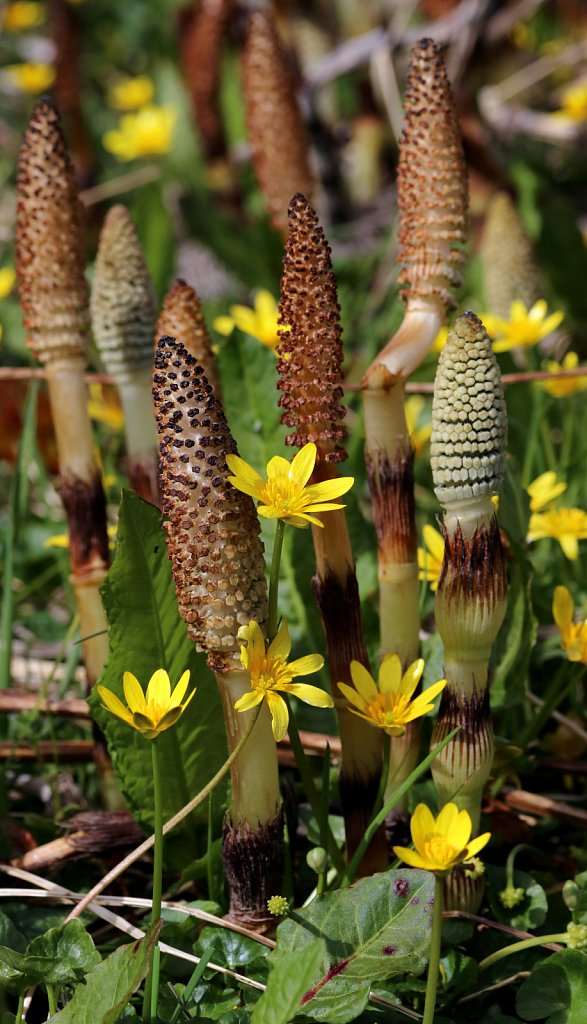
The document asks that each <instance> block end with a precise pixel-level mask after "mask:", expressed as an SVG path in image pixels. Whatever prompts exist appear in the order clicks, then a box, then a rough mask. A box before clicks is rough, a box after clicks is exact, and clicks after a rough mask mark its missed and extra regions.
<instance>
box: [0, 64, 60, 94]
mask: <svg viewBox="0 0 587 1024" xmlns="http://www.w3.org/2000/svg"><path fill="white" fill-rule="evenodd" d="M4 74H5V75H6V77H7V78H8V81H9V82H10V84H11V85H13V86H14V87H15V88H16V89H20V91H21V92H44V91H45V90H46V89H49V88H50V87H51V86H52V85H53V82H54V81H55V69H54V68H52V67H51V65H50V64H8V65H7V66H6V67H5V68H4Z"/></svg>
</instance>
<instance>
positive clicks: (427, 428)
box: [404, 395, 432, 455]
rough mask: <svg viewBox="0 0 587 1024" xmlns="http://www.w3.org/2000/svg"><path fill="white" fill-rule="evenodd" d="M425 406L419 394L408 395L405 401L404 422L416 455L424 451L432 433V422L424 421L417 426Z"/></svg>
mask: <svg viewBox="0 0 587 1024" xmlns="http://www.w3.org/2000/svg"><path fill="white" fill-rule="evenodd" d="M425 407H426V402H425V401H424V399H423V398H422V396H421V395H410V397H409V398H408V399H407V400H406V403H405V406H404V408H405V413H406V423H407V425H408V432H409V434H410V439H411V441H412V446H413V448H414V452H415V454H416V455H421V454H422V452H423V451H424V449H425V447H426V445H427V444H428V441H429V440H430V435H431V433H432V423H431V422H429V423H425V424H423V426H421V427H419V426H418V423H419V421H420V419H421V416H422V413H423V412H424V410H425Z"/></svg>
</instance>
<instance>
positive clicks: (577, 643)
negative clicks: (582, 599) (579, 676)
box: [552, 587, 587, 665]
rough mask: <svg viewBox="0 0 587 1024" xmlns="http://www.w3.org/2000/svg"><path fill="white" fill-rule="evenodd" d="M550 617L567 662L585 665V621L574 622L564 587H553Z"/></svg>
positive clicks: (586, 653) (573, 610) (572, 606)
mask: <svg viewBox="0 0 587 1024" xmlns="http://www.w3.org/2000/svg"><path fill="white" fill-rule="evenodd" d="M552 615H553V618H554V621H555V622H556V624H557V626H558V629H559V633H560V635H561V640H562V648H563V650H564V651H566V654H567V658H568V659H569V661H581V662H583V664H584V665H587V620H586V619H583V620H580V621H579V622H575V606H574V604H573V598H572V597H571V594H570V591H569V590H567V588H566V587H555V589H554V598H553V601H552Z"/></svg>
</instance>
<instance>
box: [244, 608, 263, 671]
mask: <svg viewBox="0 0 587 1024" xmlns="http://www.w3.org/2000/svg"><path fill="white" fill-rule="evenodd" d="M247 642H248V654H249V665H250V666H253V665H254V664H255V663H258V662H259V661H261V660H262V659H263V658H264V657H265V638H264V636H263V634H262V632H261V627H260V625H259V623H258V622H255V620H254V619H251V621H250V622H249V632H248V641H247Z"/></svg>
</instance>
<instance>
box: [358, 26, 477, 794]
mask: <svg viewBox="0 0 587 1024" xmlns="http://www.w3.org/2000/svg"><path fill="white" fill-rule="evenodd" d="M404 102H405V127H404V131H403V134H402V137H401V140H400V151H399V168H398V182H397V189H398V207H399V215H400V219H399V229H398V257H397V258H398V262H399V263H400V264H402V269H401V271H400V274H399V282H400V284H402V285H405V288H404V290H403V291H402V293H401V294H402V299H403V301H404V302H405V304H406V311H405V316H404V319H403V322H402V324H401V325H400V328H399V330H398V331H397V333H396V334H395V335H394V337H393V338H392V339H391V341H389V342H388V344H387V345H386V346H385V348H384V349H383V350H382V351H381V352H380V353H379V355H378V356H376V358H375V360H374V361H373V363H372V365H371V366H370V367H369V369H368V370H367V373H366V374H365V376H364V378H363V381H362V389H363V401H364V409H365V435H366V445H365V459H366V463H367V473H368V479H369V487H370V490H371V496H372V502H373V518H374V523H375V531H376V534H377V552H378V573H379V595H380V634H381V655H382V656H384V655H386V654H389V653H395V654H398V655H399V656H400V658H401V660H402V663H403V665H404V667H405V666H406V665H407V664H409V663H410V662H412V661H413V660H414V659H415V658H416V657H417V656H418V649H419V629H420V619H419V610H418V604H419V602H418V598H419V583H418V563H417V534H416V524H415V518H414V486H413V459H414V453H413V450H412V446H411V442H410V437H409V433H408V427H407V424H406V418H405V412H404V383H405V380H406V378H407V377H408V376H409V374H410V373H411V372H412V371H413V370H414V369H415V368H416V367H417V366H418V364H419V363H420V362H421V361H422V359H423V358H424V356H425V355H426V353H427V352H428V350H429V348H430V346H431V345H432V343H433V341H434V339H435V338H436V335H437V334H438V331H439V329H440V327H441V325H442V323H443V320H444V316H445V313H446V310H447V308H448V307H451V306H454V305H455V302H454V298H453V294H452V290H453V289H454V287H455V286H456V285H458V284H459V283H460V278H459V274H458V271H457V266H458V264H459V263H461V262H462V261H463V259H464V254H463V252H462V249H461V248H458V246H460V245H461V244H462V243H463V242H464V241H465V239H466V225H467V180H466V168H465V164H464V159H463V153H462V146H461V140H460V136H459V130H458V123H457V117H456V111H455V106H454V101H453V98H452V94H451V91H450V86H449V82H448V78H447V74H446V69H445V66H444V61H443V59H442V56H441V52H440V49H439V47H438V46H437V45H436V44H435V43H433V42H432V41H431V40H428V39H424V40H422V41H421V42H420V43H418V45H417V46H416V47H415V48H414V51H413V53H412V58H411V63H410V71H409V75H408V80H407V86H406V93H405V100H404ZM417 756H418V729H417V727H416V728H414V727H411V728H408V730H407V732H406V734H405V736H404V737H400V738H398V739H396V740H394V741H393V743H392V744H391V756H390V770H389V780H388V792H390V791H391V790H392V789H394V788H396V786H398V785H399V784H400V783H401V782H403V781H404V780H405V778H407V776H408V775H409V773H410V772H411V770H412V769H413V768H414V766H415V763H416V761H417Z"/></svg>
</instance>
